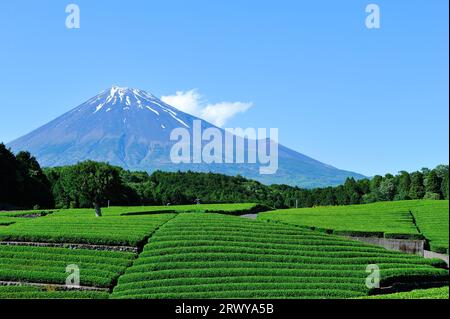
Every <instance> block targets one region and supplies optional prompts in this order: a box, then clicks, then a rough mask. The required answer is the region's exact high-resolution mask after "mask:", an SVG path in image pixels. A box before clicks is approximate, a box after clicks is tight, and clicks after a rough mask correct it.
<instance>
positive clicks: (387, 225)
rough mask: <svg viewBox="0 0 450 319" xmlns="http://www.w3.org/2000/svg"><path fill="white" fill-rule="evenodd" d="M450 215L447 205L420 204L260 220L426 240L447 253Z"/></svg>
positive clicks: (275, 214)
mask: <svg viewBox="0 0 450 319" xmlns="http://www.w3.org/2000/svg"><path fill="white" fill-rule="evenodd" d="M448 212H449V210H448V201H433V200H428V201H427V200H417V201H399V202H381V203H373V204H366V205H351V206H329V207H314V208H302V209H287V210H276V211H270V212H265V213H261V214H260V215H259V217H258V218H259V219H260V220H270V221H277V222H282V223H288V224H293V225H298V226H304V227H308V228H311V229H317V230H322V231H328V232H330V233H334V234H339V235H361V236H376V237H387V238H409V239H417V238H419V239H420V238H426V239H427V240H429V241H430V246H431V250H433V251H436V252H444V253H448V238H449V237H448V233H449V232H448V225H449V219H448Z"/></svg>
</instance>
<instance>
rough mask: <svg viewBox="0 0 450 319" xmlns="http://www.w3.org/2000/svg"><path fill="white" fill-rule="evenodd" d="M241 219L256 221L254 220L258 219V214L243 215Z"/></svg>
mask: <svg viewBox="0 0 450 319" xmlns="http://www.w3.org/2000/svg"><path fill="white" fill-rule="evenodd" d="M241 217H243V218H248V219H256V218H258V214H244V215H241Z"/></svg>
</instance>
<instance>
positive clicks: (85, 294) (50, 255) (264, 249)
mask: <svg viewBox="0 0 450 319" xmlns="http://www.w3.org/2000/svg"><path fill="white" fill-rule="evenodd" d="M387 204H388V203H381V204H379V207H375V206H376V205H374V206H370V205H360V206H347V207H345V206H344V207H339V208H334V207H333V208H328V207H323V208H312V209H310V210H308V209H305V210H289V211H269V212H262V213H259V217H258V219H257V220H254V219H248V218H242V217H240V216H233V215H241V214H245V213H256V212H258V211H259V210H260V209H261V207H259V206H258V205H256V204H229V205H228V204H220V205H219V204H217V205H187V206H161V207H111V208H105V209H104V210H103V216H102V217H94V214H93V211H92V210H91V209H68V210H54V211H44V212H41V211H26V212H24V211H22V212H14V213H12V212H1V213H0V299H2V298H18V299H28V298H33V299H34V298H45V299H48V298H69V299H72V298H87V299H94V298H96V299H106V298H112V299H124V298H125V299H128V298H138V299H161V298H168V299H178V298H181V299H184V298H299V299H309V298H320V299H321V298H339V299H342V298H365V297H369V296H370V297H371V298H372V297H377V298H378V297H379V294H381V293H387V292H394V291H395V290H396V289H401V290H406V291H409V290H413V289H415V288H422V287H423V288H425V287H444V288H441V289H439V290H437V293H434V290H430V291H431V292H430V293H428V292H426V291H428V290H424V289H420V290H419V292H418V293H417V292H411V293H405V295H403V294H399V295H395V294H389V296H391V297H392V298H397V296H398V298H408V297H410V298H420V297H421V296H422V295H423V297H424V298H442V297H443V296H445V289H447V297H448V269H446V264H445V262H443V261H442V260H439V259H425V258H422V257H419V256H416V255H410V254H404V253H401V252H396V251H389V250H386V249H384V248H381V247H378V246H374V245H370V244H365V243H361V242H358V241H354V240H351V239H348V238H346V237H342V236H339V232H338V231H355V232H380V233H383V234H384V235H388V236H389V234H391V235H392V234H401V235H411V236H413V237H420V236H425V237H426V238H429V240H430V243H431V245H432V247H441V246H440V245H443V241H444V240H445V234H444V235H443V233H444V229H443V227H440V226H441V225H440V223H443V222H442V221H441V220H440V219H439V218H440V217H439V216H440V214H442V211H443V210H444V208H445V205H448V201H447V202H444V201H439V202H436V203H433V202H420V203H419V202H417V203H416V202H399V203H395V202H394V203H389V204H390V205H391V208H390V209H389V207H387V206H389V205H387ZM422 204H423V205H422ZM435 206H436V207H440V208H439V209H440V210H439V211H440V213H436V210H435ZM367 207H370V209H368V208H367ZM408 207H412V208H411V212H412V213H413V214H415V215H412V214H411V213H410V212H409V209H410V208H408ZM447 207H448V206H447ZM304 211H306V212H304ZM377 211H378V212H379V215H378V218H375V217H376V216H377V215H376V214H377V213H376V212H377ZM365 212H366V213H365ZM321 214H323V215H321ZM339 214H341V215H339ZM325 215H326V218H324V216H325ZM363 215H365V216H366V219H364V218H363ZM372 220H373V223H372ZM415 223H416V224H417V226H416V224H415ZM363 224H366V226H365V227H364V225H363ZM447 225H448V216H447ZM298 226H303V227H298ZM325 229H327V230H333V231H336V234H329V233H327V232H326V231H324V230H325ZM447 238H448V230H447ZM433 245H434V246H433ZM447 247H448V245H447ZM74 265H75V266H76V267H77V268H78V269H79V283H78V285H76V286H75V287H68V286H67V278H68V276H69V275H70V272H68V271H67V267H68V266H74ZM374 266H375V267H376V269H377V270H378V271H379V278H378V279H379V282H378V283H379V285H378V286H376V285H375V286H371V285H369V284H368V281H367V278H368V276H369V275H370V274H371V271H370V269H373V267H374ZM370 267H372V268H370ZM368 269H369V270H368ZM445 287H447V288H445ZM382 297H383V298H388V297H387V296H386V295H383V296H382Z"/></svg>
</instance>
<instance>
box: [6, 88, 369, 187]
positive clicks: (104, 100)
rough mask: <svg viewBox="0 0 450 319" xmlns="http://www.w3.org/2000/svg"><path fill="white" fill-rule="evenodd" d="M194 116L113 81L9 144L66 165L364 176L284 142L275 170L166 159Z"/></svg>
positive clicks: (300, 177)
mask: <svg viewBox="0 0 450 319" xmlns="http://www.w3.org/2000/svg"><path fill="white" fill-rule="evenodd" d="M195 120H198V118H197V117H195V116H192V115H190V114H187V113H184V112H182V111H180V110H178V109H176V108H174V107H172V106H170V105H168V104H166V103H164V102H163V101H161V100H160V99H158V98H157V97H156V96H154V95H152V94H150V93H147V92H145V91H143V90H139V89H134V88H127V87H119V86H113V87H111V88H108V89H106V90H104V91H102V92H100V93H99V94H98V95H96V96H94V97H93V98H91V99H89V100H88V101H86V102H85V103H83V104H81V105H80V106H78V107H76V108H74V109H72V110H70V111H68V112H67V113H65V114H63V115H61V116H60V117H58V118H56V119H54V120H53V121H51V122H49V123H47V124H46V125H44V126H42V127H40V128H38V129H36V130H34V131H32V132H30V133H29V134H27V135H25V136H22V137H21V138H19V139H17V140H15V141H12V142H11V143H9V144H8V147H11V149H12V150H13V151H14V152H18V151H23V150H25V151H29V152H31V153H32V154H33V155H34V156H36V158H37V159H38V161H39V162H40V164H41V165H42V166H60V165H69V164H74V163H77V162H79V161H84V160H87V159H91V160H96V161H102V162H109V163H111V164H113V165H118V166H122V167H124V168H127V169H132V170H145V171H149V172H150V171H154V170H156V169H162V170H196V171H213V172H222V173H226V174H231V175H236V174H241V175H243V176H246V177H250V178H256V179H258V180H260V181H263V182H266V183H277V184H283V183H284V184H293V185H299V186H307V187H312V186H328V185H336V184H340V183H342V182H343V181H345V179H346V178H347V177H348V176H354V177H357V178H358V177H362V176H361V175H359V174H355V173H353V172H346V171H341V170H338V169H335V168H333V167H331V166H329V165H325V164H323V163H321V162H318V161H316V160H314V159H312V158H309V157H307V156H304V155H303V154H300V153H298V152H295V151H293V150H290V149H288V148H286V147H284V146H282V145H280V146H279V169H278V172H277V174H276V175H265V176H262V175H259V174H258V173H257V172H258V169H257V168H258V167H257V166H255V165H253V164H245V165H244V164H242V165H241V164H239V165H234V164H226V165H225V164H216V165H212V164H208V163H199V164H195V165H194V164H192V165H191V164H184V166H183V165H181V166H180V165H179V164H174V163H173V162H172V161H171V159H170V153H171V147H172V146H173V144H174V143H175V142H174V141H173V140H172V139H171V132H173V131H174V130H175V129H178V128H186V129H187V131H188V132H190V134H189V135H190V136H192V138H194V137H193V136H194V135H193V133H194V126H193V122H194V121H195ZM201 126H202V132H203V131H204V130H205V129H207V128H209V127H214V125H213V124H211V123H208V122H207V121H202V122H201ZM217 129H218V128H217ZM223 136H225V133H223ZM236 144H237V143H236ZM252 165H253V166H252Z"/></svg>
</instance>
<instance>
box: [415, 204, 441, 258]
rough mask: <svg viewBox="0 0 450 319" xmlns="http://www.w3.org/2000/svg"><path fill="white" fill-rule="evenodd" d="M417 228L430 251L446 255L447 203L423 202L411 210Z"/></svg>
mask: <svg viewBox="0 0 450 319" xmlns="http://www.w3.org/2000/svg"><path fill="white" fill-rule="evenodd" d="M411 211H412V213H413V215H414V217H415V219H416V224H417V227H418V228H419V229H420V231H421V232H422V233H423V234H424V236H425V237H426V238H427V239H428V240H429V241H430V248H431V250H432V251H435V252H438V253H443V254H447V255H448V240H449V237H448V228H449V219H448V216H449V207H448V201H435V202H424V203H423V204H422V205H420V204H418V205H415V206H414V207H413V208H411Z"/></svg>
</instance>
